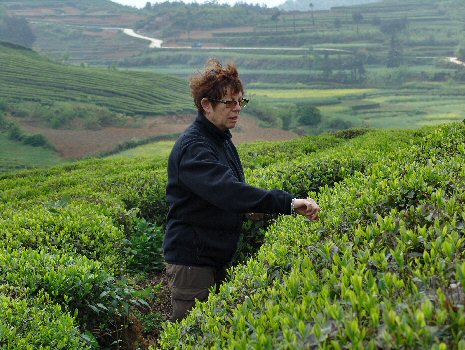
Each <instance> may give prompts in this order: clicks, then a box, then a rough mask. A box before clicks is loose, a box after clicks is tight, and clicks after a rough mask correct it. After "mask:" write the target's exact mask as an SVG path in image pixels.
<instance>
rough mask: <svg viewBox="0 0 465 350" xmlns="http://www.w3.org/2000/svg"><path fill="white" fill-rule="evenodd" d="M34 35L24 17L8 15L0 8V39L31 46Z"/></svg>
mask: <svg viewBox="0 0 465 350" xmlns="http://www.w3.org/2000/svg"><path fill="white" fill-rule="evenodd" d="M35 40H36V37H35V35H34V33H33V32H32V30H31V27H30V26H29V22H28V21H27V20H26V19H25V18H24V17H14V16H8V15H7V14H6V13H5V12H4V11H2V9H1V8H0V41H7V42H10V43H13V44H18V45H22V46H25V47H29V48H31V47H32V45H33V44H34V41H35Z"/></svg>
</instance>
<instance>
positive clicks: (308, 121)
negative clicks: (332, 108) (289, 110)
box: [297, 103, 321, 125]
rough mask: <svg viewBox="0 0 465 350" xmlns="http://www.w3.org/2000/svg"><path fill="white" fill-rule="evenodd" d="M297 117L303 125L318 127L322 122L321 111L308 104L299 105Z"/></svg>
mask: <svg viewBox="0 0 465 350" xmlns="http://www.w3.org/2000/svg"><path fill="white" fill-rule="evenodd" d="M297 115H298V117H299V123H300V124H302V125H317V124H319V123H320V122H321V111H320V110H319V109H318V108H317V107H315V106H313V105H310V104H307V103H305V104H304V103H302V104H299V105H297Z"/></svg>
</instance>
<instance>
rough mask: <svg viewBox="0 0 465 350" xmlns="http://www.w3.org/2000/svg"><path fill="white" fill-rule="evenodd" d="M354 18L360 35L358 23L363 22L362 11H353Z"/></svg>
mask: <svg viewBox="0 0 465 350" xmlns="http://www.w3.org/2000/svg"><path fill="white" fill-rule="evenodd" d="M352 20H353V21H354V23H355V25H356V27H357V35H358V25H359V24H360V23H362V22H363V15H362V14H361V13H360V12H354V13H352Z"/></svg>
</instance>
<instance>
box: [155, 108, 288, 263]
mask: <svg viewBox="0 0 465 350" xmlns="http://www.w3.org/2000/svg"><path fill="white" fill-rule="evenodd" d="M166 197H167V200H168V202H169V205H170V208H169V211H168V217H167V225H166V232H165V240H164V243H163V250H164V255H165V260H166V261H167V262H168V263H172V264H180V265H208V266H215V267H219V266H224V265H226V264H227V263H228V262H230V260H231V259H232V256H233V254H234V252H235V251H236V248H237V243H238V240H239V235H240V233H241V228H242V223H243V220H244V214H245V213H249V212H256V213H283V214H289V213H290V211H291V201H292V196H291V195H290V194H289V193H287V192H284V191H281V190H271V191H267V190H263V189H260V188H257V187H253V186H250V185H248V184H246V183H245V182H244V173H243V170H242V164H241V161H240V159H239V155H238V153H237V150H236V148H235V146H234V145H233V143H232V142H231V133H230V132H229V130H227V131H225V132H223V131H221V130H220V129H218V128H217V127H216V126H215V125H214V124H213V123H211V122H210V121H209V120H208V119H207V118H206V117H205V116H203V115H202V114H201V113H199V114H198V116H197V118H196V120H195V121H194V123H193V124H192V125H191V126H190V127H189V128H188V129H187V130H186V131H185V132H184V133H183V134H182V135H181V136H180V137H179V139H178V140H177V141H176V144H175V145H174V147H173V150H172V151H171V154H170V157H169V160H168V184H167V187H166Z"/></svg>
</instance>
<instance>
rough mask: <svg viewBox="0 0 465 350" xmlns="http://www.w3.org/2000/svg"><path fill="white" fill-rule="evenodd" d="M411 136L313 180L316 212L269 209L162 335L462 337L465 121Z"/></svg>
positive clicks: (414, 342) (235, 342) (463, 342)
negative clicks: (240, 255)
mask: <svg viewBox="0 0 465 350" xmlns="http://www.w3.org/2000/svg"><path fill="white" fill-rule="evenodd" d="M375 136H376V135H375ZM411 139H412V141H411V143H410V145H409V146H407V147H406V146H404V147H400V148H398V149H391V150H388V151H387V152H385V153H384V154H382V153H383V152H382V150H380V152H379V154H378V156H377V157H376V160H375V161H372V162H370V163H369V164H367V165H366V167H365V169H364V172H355V173H354V174H353V175H352V176H349V177H346V178H345V179H344V180H342V181H340V182H338V183H335V184H334V186H332V187H329V186H328V187H325V188H322V189H321V190H320V192H319V194H318V202H319V204H320V206H321V207H322V212H321V219H320V221H318V222H308V221H306V220H304V219H303V218H301V217H282V218H280V219H279V220H277V221H276V222H275V224H274V225H273V226H272V227H270V229H269V230H268V231H267V233H266V240H265V243H264V245H263V246H262V248H261V249H260V251H259V252H258V254H257V255H256V256H255V258H253V259H250V260H249V261H247V262H246V263H244V264H242V265H239V266H236V267H234V268H232V269H231V270H230V277H229V281H228V282H227V283H225V284H224V285H222V287H221V289H220V291H219V293H218V294H212V295H211V296H210V298H209V300H208V301H207V302H205V303H198V304H197V306H196V308H194V310H193V311H192V312H191V313H190V315H189V316H188V317H187V319H185V320H184V321H182V322H180V323H175V324H171V323H170V324H166V325H165V329H164V333H163V334H162V336H161V339H160V346H161V347H162V348H166V349H176V348H183V349H189V348H209V349H249V348H257V349H304V348H323V349H342V348H360V349H362V348H370V349H379V348H382V349H390V348H408V349H411V348H412V349H415V348H417V349H424V348H432V349H449V348H450V349H465V333H464V329H465V328H464V326H465V313H464V304H465V292H464V284H465V257H464V253H463V251H464V248H465V247H464V244H465V237H464V222H465V211H464V209H465V208H464V207H465V187H464V180H465V170H464V169H465V167H464V161H465V158H464V157H465V146H464V140H465V126H464V125H463V124H457V123H456V124H450V125H447V126H442V127H439V128H437V129H424V130H422V132H414V133H412V134H411ZM372 141H374V140H372ZM363 152H364V151H363ZM367 156H368V157H373V154H369V153H367ZM335 157H337V154H335ZM357 157H359V156H358V155H357V151H356V150H354V158H357Z"/></svg>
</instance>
